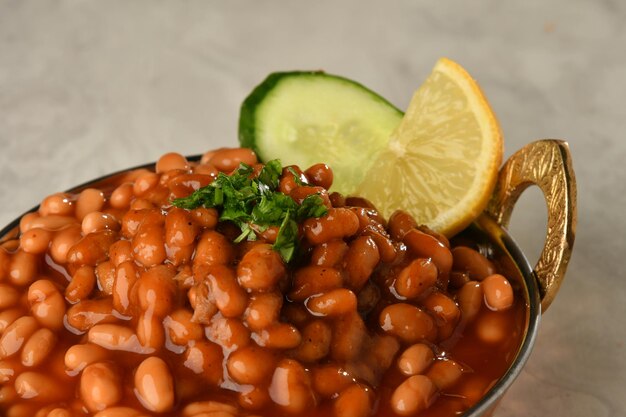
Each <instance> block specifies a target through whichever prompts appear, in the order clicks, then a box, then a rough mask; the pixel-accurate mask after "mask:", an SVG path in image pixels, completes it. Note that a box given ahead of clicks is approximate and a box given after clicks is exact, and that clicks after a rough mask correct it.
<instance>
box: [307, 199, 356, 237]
mask: <svg viewBox="0 0 626 417" xmlns="http://www.w3.org/2000/svg"><path fill="white" fill-rule="evenodd" d="M358 229H359V218H358V217H357V215H356V214H354V212H352V210H350V209H346V208H332V209H329V210H328V214H327V215H326V216H323V217H312V218H310V219H306V220H305V221H304V234H305V236H306V238H307V240H308V241H309V242H311V243H312V244H314V245H319V244H320V243H324V242H329V241H331V240H333V239H342V238H345V237H349V236H352V235H354V234H355V233H356V232H357V230H358Z"/></svg>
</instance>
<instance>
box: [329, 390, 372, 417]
mask: <svg viewBox="0 0 626 417" xmlns="http://www.w3.org/2000/svg"><path fill="white" fill-rule="evenodd" d="M372 405H373V404H372V394H371V391H370V390H369V388H366V387H364V386H362V385H359V384H352V385H350V386H349V387H348V388H346V389H345V390H343V391H341V393H340V394H339V396H338V397H337V399H336V400H335V403H334V404H333V412H334V414H335V416H337V417H367V416H369V415H370V413H371V410H372Z"/></svg>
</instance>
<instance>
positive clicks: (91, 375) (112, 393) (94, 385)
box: [80, 362, 122, 412]
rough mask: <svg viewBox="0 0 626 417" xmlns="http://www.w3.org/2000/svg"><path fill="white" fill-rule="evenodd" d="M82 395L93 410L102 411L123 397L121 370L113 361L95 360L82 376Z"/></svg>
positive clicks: (88, 406)
mask: <svg viewBox="0 0 626 417" xmlns="http://www.w3.org/2000/svg"><path fill="white" fill-rule="evenodd" d="M80 396H81V399H82V400H83V401H84V403H85V405H86V406H87V408H88V409H89V410H91V411H94V412H95V411H102V410H104V409H105V408H107V407H110V406H112V405H115V404H117V403H118V402H120V400H121V399H122V380H121V376H120V371H119V369H117V368H116V367H115V366H114V365H113V364H112V363H111V362H95V363H92V364H90V365H87V367H86V368H85V369H84V370H83V373H82V374H81V376H80Z"/></svg>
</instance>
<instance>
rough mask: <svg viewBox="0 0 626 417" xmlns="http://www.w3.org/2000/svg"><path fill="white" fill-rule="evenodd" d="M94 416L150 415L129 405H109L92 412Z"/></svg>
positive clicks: (147, 416) (146, 416)
mask: <svg viewBox="0 0 626 417" xmlns="http://www.w3.org/2000/svg"><path fill="white" fill-rule="evenodd" d="M94 417H150V416H149V415H148V414H145V413H143V412H141V411H139V410H135V409H134V408H130V407H109V408H107V409H106V410H102V411H99V412H97V413H96V414H94Z"/></svg>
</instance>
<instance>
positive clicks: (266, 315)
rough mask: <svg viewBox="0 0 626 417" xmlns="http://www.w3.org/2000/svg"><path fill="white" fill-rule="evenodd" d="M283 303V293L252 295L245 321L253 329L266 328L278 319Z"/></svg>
mask: <svg viewBox="0 0 626 417" xmlns="http://www.w3.org/2000/svg"><path fill="white" fill-rule="evenodd" d="M282 305H283V297H282V294H280V293H277V292H268V293H260V294H254V295H251V296H250V301H249V302H248V307H247V308H246V311H245V313H244V321H245V322H246V324H247V325H248V327H249V328H250V329H251V330H261V329H264V328H266V327H268V326H269V325H271V324H273V323H275V322H277V321H278V317H279V315H280V309H281V307H282Z"/></svg>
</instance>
